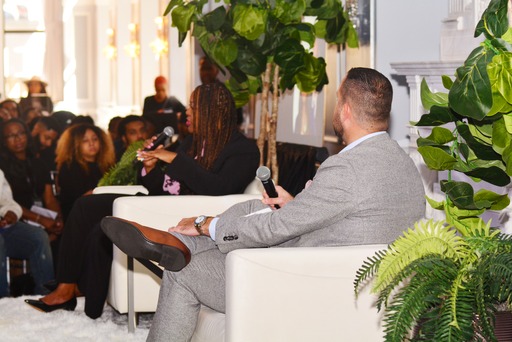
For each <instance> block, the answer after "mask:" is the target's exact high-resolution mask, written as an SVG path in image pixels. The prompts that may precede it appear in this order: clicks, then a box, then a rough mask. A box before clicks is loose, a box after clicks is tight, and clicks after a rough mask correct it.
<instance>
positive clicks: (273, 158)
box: [268, 64, 279, 184]
mask: <svg viewBox="0 0 512 342" xmlns="http://www.w3.org/2000/svg"><path fill="white" fill-rule="evenodd" d="M272 83H273V85H274V88H273V93H272V115H271V117H270V121H269V125H270V130H269V135H268V151H269V155H268V159H269V160H270V167H271V170H272V180H273V181H274V183H275V184H277V181H278V176H279V165H277V146H276V134H277V114H278V111H279V65H277V64H276V65H275V68H274V81H273V82H272Z"/></svg>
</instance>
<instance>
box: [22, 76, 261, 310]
mask: <svg viewBox="0 0 512 342" xmlns="http://www.w3.org/2000/svg"><path fill="white" fill-rule="evenodd" d="M186 115H187V125H188V129H189V132H190V133H191V135H190V136H188V137H187V138H186V139H185V141H184V142H183V143H182V144H181V145H180V146H179V148H178V150H177V152H171V151H168V150H166V149H164V148H163V146H158V147H157V149H156V150H154V151H144V150H139V154H138V157H139V159H140V160H141V161H142V163H143V166H144V170H143V171H142V182H143V184H144V185H146V187H147V188H148V190H149V193H150V195H170V194H173V195H182V194H198V195H227V194H234V193H242V192H243V191H244V189H245V188H246V187H247V185H248V184H249V183H250V182H251V181H252V180H253V179H254V177H255V172H256V169H257V167H258V163H259V151H258V148H257V147H256V144H255V143H254V141H252V140H249V139H247V138H246V137H245V136H243V135H242V134H241V133H240V132H239V131H238V129H237V127H236V114H235V104H234V101H233V98H232V96H231V93H230V92H229V91H228V90H227V89H226V87H224V86H223V85H222V84H217V83H215V84H209V85H202V86H199V87H197V88H196V89H195V90H194V91H193V93H192V95H191V96H190V107H189V108H188V109H187V112H186ZM155 138H156V137H153V138H152V139H151V140H148V141H147V142H146V147H150V146H151V145H152V144H153V141H154V139H155ZM120 196H122V195H119V194H101V195H100V194H98V195H92V196H85V197H81V198H79V199H78V200H77V201H76V202H75V205H74V206H73V209H72V210H71V213H70V215H69V218H68V220H67V222H66V225H65V228H64V233H63V236H62V244H61V250H60V253H61V255H62V258H61V259H60V262H59V265H58V267H57V281H58V282H59V285H58V287H57V289H56V290H55V291H53V292H52V293H50V294H49V295H47V296H45V297H43V298H41V299H39V300H27V303H29V304H31V305H33V306H34V307H36V308H37V309H39V310H41V311H46V312H49V311H53V310H56V309H63V308H64V309H74V307H75V305H76V298H75V296H76V295H77V294H78V293H79V292H81V293H83V294H84V295H85V297H86V301H85V313H86V314H87V315H88V316H89V317H91V318H97V317H99V316H100V315H101V313H102V311H103V306H104V303H105V299H106V297H107V292H108V284H109V277H110V269H111V262H112V243H111V242H110V240H108V239H107V238H106V236H105V235H104V234H103V232H102V230H101V227H100V224H99V223H100V221H101V219H102V218H103V217H105V216H107V215H112V204H113V201H114V199H116V198H118V197H120Z"/></svg>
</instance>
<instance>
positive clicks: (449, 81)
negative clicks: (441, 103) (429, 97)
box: [441, 75, 453, 90]
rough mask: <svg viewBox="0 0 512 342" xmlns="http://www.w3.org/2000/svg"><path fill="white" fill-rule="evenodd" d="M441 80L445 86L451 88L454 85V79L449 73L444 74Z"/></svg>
mask: <svg viewBox="0 0 512 342" xmlns="http://www.w3.org/2000/svg"><path fill="white" fill-rule="evenodd" d="M441 80H442V82H443V86H444V87H445V88H446V89H448V90H450V89H451V88H452V86H453V80H452V79H451V77H449V76H447V75H443V76H441Z"/></svg>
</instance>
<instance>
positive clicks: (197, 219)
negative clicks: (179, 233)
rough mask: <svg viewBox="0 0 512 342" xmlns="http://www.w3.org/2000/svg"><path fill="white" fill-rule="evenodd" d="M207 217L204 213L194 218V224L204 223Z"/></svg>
mask: <svg viewBox="0 0 512 342" xmlns="http://www.w3.org/2000/svg"><path fill="white" fill-rule="evenodd" d="M205 219H206V216H204V215H201V216H198V217H197V218H196V219H195V220H194V224H195V225H196V226H199V225H202V224H203V222H204V220H205Z"/></svg>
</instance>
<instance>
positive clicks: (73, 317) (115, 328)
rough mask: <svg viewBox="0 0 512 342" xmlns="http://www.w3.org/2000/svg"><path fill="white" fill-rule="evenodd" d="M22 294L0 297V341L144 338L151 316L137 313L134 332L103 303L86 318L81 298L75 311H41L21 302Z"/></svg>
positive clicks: (96, 341)
mask: <svg viewBox="0 0 512 342" xmlns="http://www.w3.org/2000/svg"><path fill="white" fill-rule="evenodd" d="M26 298H34V299H35V298H37V297H34V296H25V297H18V298H2V299H0V341H2V342H12V341H20V342H21V341H23V342H32V341H33V342H46V341H48V342H49V341H52V342H53V341H59V342H61V341H62V342H67V341H69V342H71V341H73V342H75V341H78V342H86V341H87V342H89V341H91V342H92V341H94V342H103V341H105V342H110V341H120V342H121V341H123V342H125V341H126V342H132V341H133V342H135V341H145V340H146V337H147V335H148V332H149V326H150V325H151V318H152V315H140V317H139V325H138V326H137V329H136V330H135V333H132V334H131V333H128V326H127V318H128V316H127V315H121V314H119V313H117V312H116V311H115V310H114V309H113V308H112V307H110V306H108V305H107V306H105V310H104V311H103V315H102V316H101V317H100V318H98V319H96V320H93V319H90V318H89V317H87V316H86V315H85V313H84V298H83V297H82V298H78V305H77V307H76V309H75V311H64V310H56V311H54V312H51V313H43V312H40V311H38V310H35V309H33V308H31V307H30V306H29V305H28V304H26V303H25V302H24V299H26Z"/></svg>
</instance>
